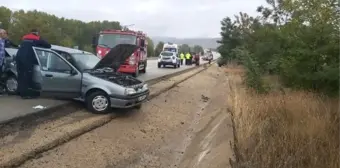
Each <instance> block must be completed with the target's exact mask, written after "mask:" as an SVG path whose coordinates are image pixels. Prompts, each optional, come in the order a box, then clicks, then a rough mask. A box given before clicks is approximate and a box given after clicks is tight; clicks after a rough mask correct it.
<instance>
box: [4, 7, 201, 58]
mask: <svg viewBox="0 0 340 168" xmlns="http://www.w3.org/2000/svg"><path fill="white" fill-rule="evenodd" d="M0 28H3V29H5V30H7V32H8V34H9V37H10V39H11V40H12V41H13V42H15V43H17V44H19V43H20V40H21V37H22V36H23V35H25V34H27V33H28V32H29V31H30V30H31V29H33V28H37V29H39V30H40V33H41V36H42V37H43V38H44V39H46V40H48V41H49V42H50V43H51V44H55V45H61V46H66V47H74V46H78V48H79V49H81V50H86V51H92V49H91V42H92V41H91V40H92V37H93V36H94V35H95V34H96V33H98V32H100V31H101V30H103V29H122V25H121V24H120V22H118V21H107V20H105V21H91V22H83V21H80V20H75V19H67V18H64V17H61V18H60V17H57V16H55V15H52V14H48V13H46V12H41V11H37V10H31V11H24V10H19V11H12V10H10V9H9V8H6V7H4V6H0ZM147 40H148V49H147V51H148V56H155V55H156V56H158V55H159V53H160V50H159V48H160V47H158V50H157V48H156V50H157V52H155V45H154V43H153V41H152V40H151V38H149V37H148V38H147ZM162 44H164V43H160V44H158V45H157V46H160V45H161V47H163V45H162ZM183 46H184V49H185V50H187V48H188V47H189V46H188V45H183ZM195 47H196V50H197V47H198V46H195ZM199 47H200V46H199ZM200 48H202V47H200ZM202 50H203V49H202Z"/></svg>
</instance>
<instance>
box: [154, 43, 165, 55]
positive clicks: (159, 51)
mask: <svg viewBox="0 0 340 168" xmlns="http://www.w3.org/2000/svg"><path fill="white" fill-rule="evenodd" d="M163 46H164V42H162V41H160V42H159V43H158V44H157V45H156V48H155V56H159V54H160V53H161V52H162V50H163Z"/></svg>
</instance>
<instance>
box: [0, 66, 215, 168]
mask: <svg viewBox="0 0 340 168" xmlns="http://www.w3.org/2000/svg"><path fill="white" fill-rule="evenodd" d="M202 66H203V69H201V70H199V71H197V72H195V73H193V74H191V75H189V76H187V77H185V78H184V79H181V80H179V81H176V82H174V83H173V84H172V85H170V86H166V87H164V88H163V89H161V90H159V91H157V92H155V93H152V94H150V95H149V98H148V100H151V99H153V98H155V97H157V96H159V95H160V94H162V93H164V92H166V91H168V90H170V89H172V88H173V87H175V86H176V85H178V84H180V83H182V82H184V81H186V80H188V79H190V78H192V77H193V76H195V75H197V74H199V73H200V72H202V71H204V70H207V69H208V68H209V67H210V66H211V65H209V66H204V64H202ZM202 66H196V67H195V68H190V69H191V70H195V69H198V68H200V67H202ZM183 71H184V70H183ZM185 72H189V70H188V71H185ZM185 72H183V73H185ZM169 78H171V77H169ZM116 116H117V115H115V114H108V115H103V117H102V118H101V119H98V120H97V121H94V122H93V123H91V124H89V125H86V126H84V127H81V128H78V129H75V130H72V131H70V132H65V134H63V135H61V136H60V137H58V138H56V139H54V140H52V141H51V142H48V143H46V144H44V145H41V146H39V147H37V148H35V149H33V150H31V151H27V152H25V153H23V154H22V155H20V156H18V157H15V158H13V159H10V160H9V161H7V162H5V163H0V167H4V168H12V167H18V166H20V165H22V164H24V163H25V162H26V161H28V160H30V159H33V158H35V157H36V156H37V155H39V154H41V153H44V152H47V151H49V150H52V149H53V148H56V147H58V146H60V145H62V144H64V143H66V142H68V141H70V140H72V139H75V138H77V137H79V136H81V135H83V134H85V133H88V132H90V131H92V130H94V129H97V128H99V127H101V126H104V125H105V124H107V123H109V122H111V121H112V120H113V119H114V118H116Z"/></svg>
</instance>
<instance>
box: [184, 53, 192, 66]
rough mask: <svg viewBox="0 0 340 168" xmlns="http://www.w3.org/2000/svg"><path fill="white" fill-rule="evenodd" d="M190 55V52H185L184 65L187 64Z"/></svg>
mask: <svg viewBox="0 0 340 168" xmlns="http://www.w3.org/2000/svg"><path fill="white" fill-rule="evenodd" d="M190 57H191V55H190V53H189V52H187V53H186V54H185V65H189V61H190Z"/></svg>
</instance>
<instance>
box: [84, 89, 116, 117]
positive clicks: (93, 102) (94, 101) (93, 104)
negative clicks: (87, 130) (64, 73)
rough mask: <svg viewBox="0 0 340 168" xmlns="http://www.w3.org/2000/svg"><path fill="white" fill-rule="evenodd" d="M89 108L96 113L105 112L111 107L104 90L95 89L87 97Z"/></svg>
mask: <svg viewBox="0 0 340 168" xmlns="http://www.w3.org/2000/svg"><path fill="white" fill-rule="evenodd" d="M86 106H87V109H88V110H90V111H91V112H92V113H95V114H105V113H107V112H109V110H110V108H111V102H110V99H109V97H108V96H107V94H106V93H105V92H103V91H95V92H93V93H90V95H88V96H87V97H86Z"/></svg>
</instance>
